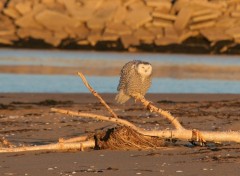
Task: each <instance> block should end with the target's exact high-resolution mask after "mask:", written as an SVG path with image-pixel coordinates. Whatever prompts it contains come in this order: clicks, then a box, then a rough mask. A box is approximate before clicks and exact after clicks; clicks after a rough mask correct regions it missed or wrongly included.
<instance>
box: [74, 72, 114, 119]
mask: <svg viewBox="0 0 240 176" xmlns="http://www.w3.org/2000/svg"><path fill="white" fill-rule="evenodd" d="M78 76H80V78H81V79H82V81H83V83H84V84H85V86H86V87H87V88H88V89H89V91H90V92H91V93H92V94H93V95H94V96H95V97H97V98H98V99H99V101H100V102H101V103H102V104H103V105H104V106H105V107H106V108H107V110H108V112H109V113H110V114H111V115H112V116H113V117H114V118H116V119H117V118H118V116H117V115H116V114H115V113H114V112H113V110H112V109H111V108H110V107H109V106H108V105H107V103H106V102H105V101H104V100H103V99H102V97H101V96H100V95H99V94H98V93H97V92H96V91H95V90H94V89H93V88H92V87H91V86H90V85H89V84H88V82H87V80H86V78H85V76H84V75H83V74H82V73H81V72H78Z"/></svg>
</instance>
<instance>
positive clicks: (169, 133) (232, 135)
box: [51, 108, 240, 143]
mask: <svg viewBox="0 0 240 176" xmlns="http://www.w3.org/2000/svg"><path fill="white" fill-rule="evenodd" d="M51 111H53V112H58V113H62V114H68V115H72V116H78V117H84V118H93V119H97V120H103V121H109V122H113V123H116V124H118V125H126V126H128V127H130V128H132V129H134V130H136V131H137V132H138V133H140V134H142V135H145V136H155V137H160V138H164V139H170V138H173V139H180V140H185V141H188V140H191V139H192V137H193V130H187V129H184V128H181V129H176V130H150V131H147V130H144V129H142V128H138V127H136V126H135V125H134V124H132V123H131V122H129V121H127V120H124V119H117V120H116V119H113V118H110V117H106V116H100V115H96V114H89V113H81V112H75V111H68V110H64V109H56V108H52V109H51ZM201 135H203V137H204V139H205V140H206V141H209V142H210V141H211V142H238V143H239V142H240V132H237V131H223V132H220V131H202V132H201Z"/></svg>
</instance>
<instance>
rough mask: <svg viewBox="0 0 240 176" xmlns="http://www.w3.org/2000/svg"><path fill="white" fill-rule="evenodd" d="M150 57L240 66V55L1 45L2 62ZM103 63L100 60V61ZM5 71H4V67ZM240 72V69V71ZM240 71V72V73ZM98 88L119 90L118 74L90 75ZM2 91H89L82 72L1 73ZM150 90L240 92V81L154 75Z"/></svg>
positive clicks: (111, 61) (107, 62)
mask: <svg viewBox="0 0 240 176" xmlns="http://www.w3.org/2000/svg"><path fill="white" fill-rule="evenodd" d="M134 59H140V60H147V61H149V62H151V63H152V64H153V65H157V64H165V65H166V64H170V65H180V64H189V65H191V64H198V65H199V64H200V65H202V66H204V65H215V66H239V67H240V57H238V56H224V55H222V56H210V55H183V54H178V55H174V54H157V53H122V52H121V53H118V52H91V51H58V50H13V49H0V65H13V66H14V65H28V66H32V65H42V66H45V65H47V66H65V67H73V66H74V67H77V66H82V67H84V66H85V67H87V68H90V67H89V66H91V64H96V61H99V62H98V65H97V66H98V67H105V68H106V67H111V66H113V65H118V66H119V65H122V64H123V63H126V62H127V61H129V60H134ZM99 63H100V64H99ZM0 72H1V71H0ZM239 72H240V71H239ZM239 74H240V73H239ZM87 79H88V80H89V82H90V84H91V85H92V86H93V87H94V89H95V90H96V91H98V92H101V93H103V92H108V93H115V92H116V88H117V85H118V81H119V78H118V77H110V76H109V77H101V76H89V77H87ZM0 92H53V93H73V92H83V93H87V92H89V91H88V90H87V89H86V88H85V86H84V85H83V83H82V82H81V79H80V78H79V77H78V76H74V75H73V76H67V75H27V74H26V75H24V74H22V75H21V74H19V75H17V74H1V73H0ZM149 92H150V93H237V94H239V93H240V81H234V80H233V81H229V80H208V79H172V78H154V79H153V84H152V87H151V88H150V90H149Z"/></svg>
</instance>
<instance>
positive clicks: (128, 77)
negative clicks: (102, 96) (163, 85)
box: [115, 60, 152, 104]
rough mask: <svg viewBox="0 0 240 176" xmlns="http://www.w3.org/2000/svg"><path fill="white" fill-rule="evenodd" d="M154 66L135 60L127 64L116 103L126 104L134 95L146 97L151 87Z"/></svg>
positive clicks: (122, 74)
mask: <svg viewBox="0 0 240 176" xmlns="http://www.w3.org/2000/svg"><path fill="white" fill-rule="evenodd" d="M151 77H152V66H151V64H150V63H148V62H144V61H140V60H134V61H130V62H128V63H126V64H125V65H124V66H123V68H122V70H121V77H120V81H119V85H118V88H117V90H118V91H119V92H118V94H117V96H116V98H115V99H116V101H117V102H118V103H120V104H123V103H125V102H126V101H128V100H129V98H131V97H132V96H133V95H137V96H144V95H145V94H146V92H147V90H148V89H149V87H150V86H151V79H152V78H151Z"/></svg>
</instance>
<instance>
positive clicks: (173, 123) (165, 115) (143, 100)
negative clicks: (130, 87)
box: [134, 95, 184, 130]
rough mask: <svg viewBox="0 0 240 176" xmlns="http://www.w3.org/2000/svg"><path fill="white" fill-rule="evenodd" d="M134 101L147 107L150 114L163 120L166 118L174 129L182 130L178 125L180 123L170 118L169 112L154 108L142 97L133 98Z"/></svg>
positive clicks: (172, 117)
mask: <svg viewBox="0 0 240 176" xmlns="http://www.w3.org/2000/svg"><path fill="white" fill-rule="evenodd" d="M134 98H135V99H136V100H139V101H140V102H141V103H142V104H143V105H144V106H145V107H147V108H148V109H149V110H150V111H151V112H156V113H158V114H160V115H162V116H163V117H164V118H166V119H167V120H168V121H169V122H170V123H171V124H172V125H173V126H174V127H175V128H176V129H178V130H181V129H184V127H183V126H182V125H181V124H180V122H179V121H178V120H177V118H175V117H174V116H172V115H171V114H170V113H169V112H167V111H164V110H162V109H160V108H157V107H156V106H154V105H153V104H152V103H151V102H149V101H148V100H146V99H145V98H144V97H143V96H137V95H136V96H134Z"/></svg>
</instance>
